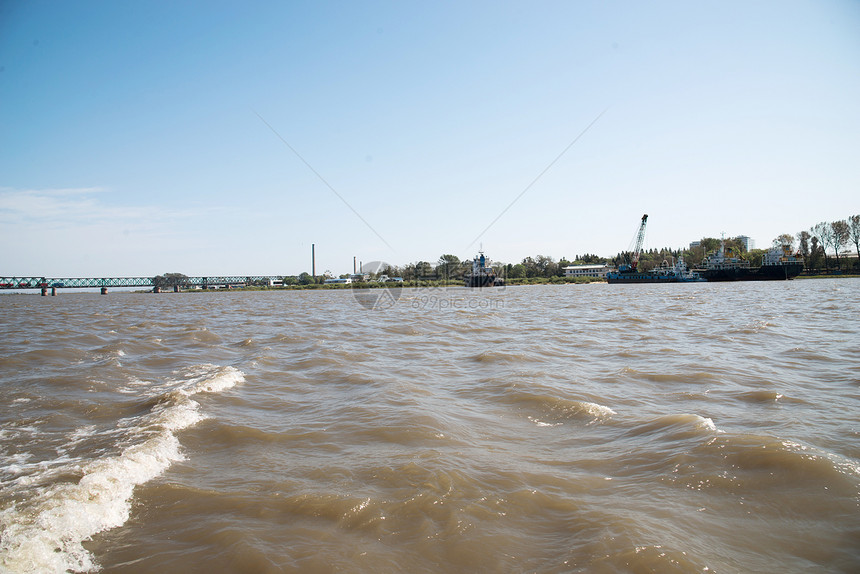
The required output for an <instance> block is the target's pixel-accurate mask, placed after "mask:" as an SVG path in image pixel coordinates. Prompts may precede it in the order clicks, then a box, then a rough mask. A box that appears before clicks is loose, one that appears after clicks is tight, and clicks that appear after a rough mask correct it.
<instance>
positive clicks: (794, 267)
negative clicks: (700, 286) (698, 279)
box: [698, 263, 803, 281]
mask: <svg viewBox="0 0 860 574" xmlns="http://www.w3.org/2000/svg"><path fill="white" fill-rule="evenodd" d="M801 271H803V265H801V264H800V263H792V264H788V265H763V266H761V267H758V268H735V269H700V270H698V272H699V274H700V275H701V276H702V277H704V278H705V279H707V280H708V281H784V280H786V279H793V278H794V277H797V276H798V275H800V272H801Z"/></svg>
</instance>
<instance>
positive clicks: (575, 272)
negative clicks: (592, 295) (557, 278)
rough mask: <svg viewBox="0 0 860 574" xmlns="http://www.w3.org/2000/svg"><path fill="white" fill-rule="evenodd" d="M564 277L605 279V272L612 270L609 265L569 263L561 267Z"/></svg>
mask: <svg viewBox="0 0 860 574" xmlns="http://www.w3.org/2000/svg"><path fill="white" fill-rule="evenodd" d="M562 269H563V270H564V276H565V277H602V278H603V279H606V274H607V273H609V272H610V271H612V269H611V268H610V267H609V265H606V264H601V265H571V266H569V267H562Z"/></svg>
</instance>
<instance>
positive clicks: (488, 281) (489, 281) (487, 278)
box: [465, 275, 496, 287]
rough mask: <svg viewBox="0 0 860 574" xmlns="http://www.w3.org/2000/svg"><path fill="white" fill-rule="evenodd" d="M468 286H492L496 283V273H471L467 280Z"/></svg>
mask: <svg viewBox="0 0 860 574" xmlns="http://www.w3.org/2000/svg"><path fill="white" fill-rule="evenodd" d="M465 283H466V287H492V286H493V285H495V284H496V276H495V275H469V276H468V277H466V280H465Z"/></svg>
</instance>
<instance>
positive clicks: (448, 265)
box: [436, 254, 461, 280]
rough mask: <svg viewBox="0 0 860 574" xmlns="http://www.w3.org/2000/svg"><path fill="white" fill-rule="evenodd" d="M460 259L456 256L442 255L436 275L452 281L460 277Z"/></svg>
mask: <svg viewBox="0 0 860 574" xmlns="http://www.w3.org/2000/svg"><path fill="white" fill-rule="evenodd" d="M460 271H461V268H460V258H459V257H457V256H456V255H450V254H446V255H442V256H441V257H439V262H438V264H437V265H436V275H437V276H438V277H441V278H443V279H446V280H447V279H450V278H451V277H457V276H459V275H460Z"/></svg>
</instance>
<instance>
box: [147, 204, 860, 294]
mask: <svg viewBox="0 0 860 574" xmlns="http://www.w3.org/2000/svg"><path fill="white" fill-rule="evenodd" d="M723 243H724V244H725V246H726V247H730V248H731V249H732V250H733V251H734V252H736V253H740V254H741V255H742V256H743V258H744V259H746V260H747V261H749V262H750V265H752V266H754V267H755V266H759V265H761V261H762V258H763V257H764V254H765V253H767V249H750V250H747V249H746V244H745V243H744V241H743V240H742V239H741V238H740V237H731V238H727V239H716V238H714V237H703V238H702V239H701V240H700V241H699V242H697V244H696V245H693V246H691V247H690V248H688V249H671V248H666V247H664V248H661V249H649V250H645V251H642V253H640V255H639V265H638V267H639V269H641V270H643V271H647V270H649V269H653V268H655V267H658V266H660V265H661V264H662V263H663V261H668V262H670V263H671V262H674V260H675V259H677V258H678V257H681V256H683V258H684V261H685V262H686V263H687V266H688V267H690V268H695V267H698V266H700V265H701V264H702V262H703V261H704V259H705V257H707V255H708V254H709V253H713V252H714V251H716V250H718V249H719V248H720V246H721V244H723ZM850 245H853V246H854V249H855V251H854V253H853V254H850V252H848V251H846V249H847V248H848V247H849V246H850ZM773 247H782V248H784V249H786V250H788V251H790V252H791V253H796V254H797V255H798V256H799V257H802V258H803V260H804V267H805V269H806V272H807V273H810V274H817V273H824V274H828V273H834V272H836V273H846V272H847V273H860V260H858V257H857V254H858V253H860V215H852V216H851V217H849V218H847V219H843V220H839V221H832V222H827V221H823V222H821V223H817V224H815V225H813V226H812V227H810V228H809V229H808V230H803V231H799V232H798V233H796V234H791V233H783V234H781V235H780V236H779V237H777V238H775V239H774V240H773ZM829 253H832V255H833V257H834V258H835V261H831V258H830V257H829ZM632 257H633V253H632V252H630V251H621V252H619V253H617V254H616V255H615V256H613V257H600V256H598V255H594V254H590V253H585V254H583V255H577V256H576V257H574V258H573V259H572V260H569V259H567V258H566V257H561V258H560V259H558V260H556V259H555V258H553V257H550V256H548V255H536V256H534V257H526V258H524V259H523V260H522V261H521V262H519V263H494V264H493V267H494V269H495V270H496V272H498V273H500V274H501V275H502V276H504V277H505V278H506V279H508V280H512V282H514V283H517V282H523V283H525V282H529V281H546V280H555V279H560V278H563V277H564V268H565V267H568V266H571V265H608V266H610V267H615V268H617V267H618V266H619V265H621V264H624V263H630V261H631V260H632ZM822 263H823V265H824V266H823V268H822ZM471 269H472V261H471V260H468V259H467V260H460V258H459V257H457V256H456V255H452V254H444V255H441V256H440V257H439V259H438V260H437V261H436V262H434V263H431V262H429V261H417V262H415V263H408V264H406V265H403V266H394V265H389V266H386V267H384V268H382V269H379V270H378V271H377V272H376V273H368V274H366V275H368V277H369V279H371V280H378V279H379V278H380V277H382V276H383V275H384V276H388V277H398V278H402V279H403V281H405V282H407V283H416V282H438V283H442V284H445V283H449V282H456V283H459V282H461V281H462V279H463V277H464V275H466V274H467V273H469V272H470V271H471ZM349 276H350V275H349V274H343V275H341V276H340V277H342V278H346V277H349ZM328 278H330V275H329V274H324V275H318V276H316V277H314V276H312V275H311V274H310V273H307V272H304V273H301V274H299V275H285V276H284V277H283V285H284V286H288V287H289V286H314V285H322V284H324V283H325V280H326V279H328ZM187 280H188V277H187V276H185V275H183V274H181V273H166V274H164V275H158V276H156V277H154V278H153V285H155V286H157V287H159V288H167V287H173V286H177V287H180V288H183V287H186V286H187Z"/></svg>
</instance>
